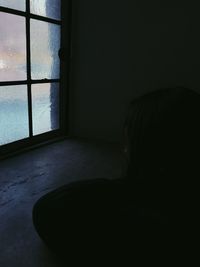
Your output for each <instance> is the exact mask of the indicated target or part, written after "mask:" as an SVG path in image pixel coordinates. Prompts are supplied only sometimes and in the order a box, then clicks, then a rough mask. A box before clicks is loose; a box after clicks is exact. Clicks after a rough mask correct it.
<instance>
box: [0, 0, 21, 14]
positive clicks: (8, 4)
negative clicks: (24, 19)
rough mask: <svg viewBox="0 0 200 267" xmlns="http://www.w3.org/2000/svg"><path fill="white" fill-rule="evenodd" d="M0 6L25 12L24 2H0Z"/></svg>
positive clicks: (0, 0)
mask: <svg viewBox="0 0 200 267" xmlns="http://www.w3.org/2000/svg"><path fill="white" fill-rule="evenodd" d="M0 6H4V7H9V8H13V9H17V10H22V11H25V0H0Z"/></svg>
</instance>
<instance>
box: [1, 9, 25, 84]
mask: <svg viewBox="0 0 200 267" xmlns="http://www.w3.org/2000/svg"><path fill="white" fill-rule="evenodd" d="M25 79H26V34H25V18H23V17H21V16H16V15H11V14H7V13H4V12H0V81H12V80H14V81H17V80H25Z"/></svg>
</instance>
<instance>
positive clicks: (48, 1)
mask: <svg viewBox="0 0 200 267" xmlns="http://www.w3.org/2000/svg"><path fill="white" fill-rule="evenodd" d="M30 9H31V13H33V14H37V15H40V16H45V17H49V18H53V19H60V10H61V7H60V0H30Z"/></svg>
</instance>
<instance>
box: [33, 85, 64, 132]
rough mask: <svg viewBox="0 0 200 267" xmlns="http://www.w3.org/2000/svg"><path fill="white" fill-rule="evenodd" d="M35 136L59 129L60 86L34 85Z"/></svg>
mask: <svg viewBox="0 0 200 267" xmlns="http://www.w3.org/2000/svg"><path fill="white" fill-rule="evenodd" d="M31 91H32V116H33V135H37V134H42V133H45V132H49V131H52V130H56V129H58V128H59V84H58V83H45V84H34V85H32V90H31Z"/></svg>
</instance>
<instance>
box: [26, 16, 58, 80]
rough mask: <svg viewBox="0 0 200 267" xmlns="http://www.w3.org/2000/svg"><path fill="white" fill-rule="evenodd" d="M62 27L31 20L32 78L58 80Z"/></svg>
mask: <svg viewBox="0 0 200 267" xmlns="http://www.w3.org/2000/svg"><path fill="white" fill-rule="evenodd" d="M59 49H60V26H58V25H55V24H52V23H48V22H43V21H38V20H33V19H32V20H31V77H32V79H45V78H46V79H58V78H59V74H60V59H59V56H58V52H59Z"/></svg>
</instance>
